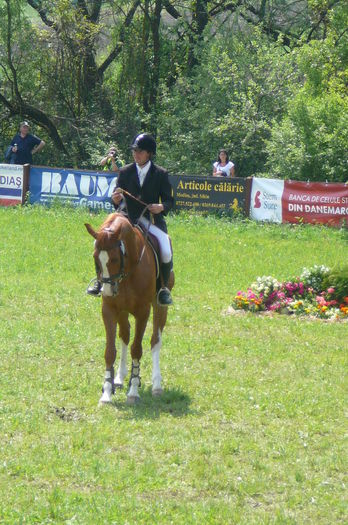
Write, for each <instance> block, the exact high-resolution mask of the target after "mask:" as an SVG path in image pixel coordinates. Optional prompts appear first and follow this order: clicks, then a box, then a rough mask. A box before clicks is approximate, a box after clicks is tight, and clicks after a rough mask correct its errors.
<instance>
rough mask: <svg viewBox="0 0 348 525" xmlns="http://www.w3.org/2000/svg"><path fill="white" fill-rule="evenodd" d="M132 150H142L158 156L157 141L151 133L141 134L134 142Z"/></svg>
mask: <svg viewBox="0 0 348 525" xmlns="http://www.w3.org/2000/svg"><path fill="white" fill-rule="evenodd" d="M131 148H132V149H136V148H137V149H142V150H144V151H148V152H149V153H153V154H154V155H156V141H155V139H154V138H153V136H152V135H150V133H140V135H137V136H136V137H135V138H134V139H133V142H132V145H131Z"/></svg>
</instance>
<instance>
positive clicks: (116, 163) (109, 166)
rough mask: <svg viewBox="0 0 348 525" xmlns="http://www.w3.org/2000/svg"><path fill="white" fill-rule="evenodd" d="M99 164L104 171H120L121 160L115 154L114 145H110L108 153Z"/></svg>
mask: <svg viewBox="0 0 348 525" xmlns="http://www.w3.org/2000/svg"><path fill="white" fill-rule="evenodd" d="M100 165H101V166H103V168H104V171H116V172H117V173H118V172H119V171H120V168H122V162H121V161H120V159H119V156H118V154H117V148H116V146H111V147H110V149H109V152H108V154H107V155H106V156H105V157H103V158H102V159H101V161H100Z"/></svg>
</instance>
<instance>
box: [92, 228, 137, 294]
mask: <svg viewBox="0 0 348 525" xmlns="http://www.w3.org/2000/svg"><path fill="white" fill-rule="evenodd" d="M103 231H106V232H113V230H112V229H111V228H104V230H103ZM115 248H119V249H120V258H121V264H120V271H119V272H118V273H113V274H112V275H110V276H109V277H103V269H102V268H101V272H100V273H101V279H100V282H101V283H102V284H109V285H110V286H111V289H112V295H113V297H115V295H117V294H118V288H119V285H120V283H121V282H122V281H123V279H125V278H126V277H127V276H128V275H129V274H130V273H131V272H132V271H133V270H134V268H132V269H131V270H130V271H129V272H125V264H124V259H125V257H126V247H125V244H124V242H123V241H122V240H120V239H118V240H116V241H115V242H114V244H113V246H112V247H111V248H110V249H115ZM101 251H106V250H101ZM144 251H145V244H144V246H143V249H142V251H141V254H140V257H139V259H138V261H137V263H136V265H135V266H137V265H138V264H139V263H140V261H141V259H142V257H143V254H144ZM100 266H101V265H100Z"/></svg>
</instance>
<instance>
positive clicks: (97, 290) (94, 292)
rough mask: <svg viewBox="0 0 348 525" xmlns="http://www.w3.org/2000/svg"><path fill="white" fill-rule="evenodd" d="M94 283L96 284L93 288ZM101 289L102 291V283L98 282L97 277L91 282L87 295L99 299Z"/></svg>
mask: <svg viewBox="0 0 348 525" xmlns="http://www.w3.org/2000/svg"><path fill="white" fill-rule="evenodd" d="M92 283H94V284H93V286H92ZM101 289H102V284H101V282H100V281H98V279H97V278H96V277H94V279H91V281H90V282H89V285H88V287H87V290H86V293H87V294H88V295H94V297H99V296H100V292H101Z"/></svg>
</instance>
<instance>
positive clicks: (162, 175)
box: [114, 162, 174, 233]
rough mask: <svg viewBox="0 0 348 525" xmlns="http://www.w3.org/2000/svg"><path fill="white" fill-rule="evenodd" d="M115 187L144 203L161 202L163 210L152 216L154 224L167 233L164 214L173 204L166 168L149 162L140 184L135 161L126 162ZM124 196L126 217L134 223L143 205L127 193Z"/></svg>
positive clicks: (171, 189) (148, 215) (147, 215)
mask: <svg viewBox="0 0 348 525" xmlns="http://www.w3.org/2000/svg"><path fill="white" fill-rule="evenodd" d="M116 188H122V189H123V190H126V191H127V192H128V193H130V194H131V195H133V196H134V197H136V198H137V199H140V200H141V201H143V202H146V204H158V203H161V204H163V206H164V210H163V212H162V213H158V214H155V215H153V217H154V221H155V225H156V226H158V228H160V229H161V230H162V231H164V232H166V233H167V225H166V222H165V220H164V215H167V213H168V211H169V210H171V209H172V207H173V206H174V196H173V188H172V185H171V184H170V182H169V177H168V172H167V170H165V169H163V168H161V167H160V166H157V165H156V164H154V163H153V162H151V166H150V169H149V171H148V172H147V174H146V177H145V180H144V183H143V185H142V186H140V184H139V178H138V172H137V168H136V165H135V163H133V164H128V166H125V167H124V168H121V169H120V174H119V176H118V178H117V183H116V187H115V189H116ZM114 191H115V190H114ZM124 198H125V199H126V204H127V210H128V217H129V219H130V221H131V222H132V223H133V224H134V223H135V222H136V221H137V219H139V217H140V215H141V213H142V212H143V210H144V206H143V205H142V204H140V203H139V202H137V201H136V200H134V199H132V198H131V197H129V196H128V195H124ZM114 206H115V208H116V209H117V208H118V206H116V205H115V204H114ZM144 216H145V217H146V218H147V219H150V214H149V212H148V211H147V212H146V213H145V214H144Z"/></svg>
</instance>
